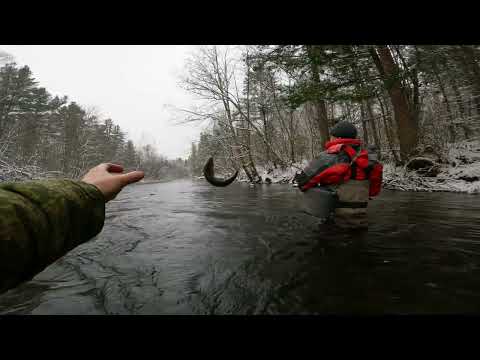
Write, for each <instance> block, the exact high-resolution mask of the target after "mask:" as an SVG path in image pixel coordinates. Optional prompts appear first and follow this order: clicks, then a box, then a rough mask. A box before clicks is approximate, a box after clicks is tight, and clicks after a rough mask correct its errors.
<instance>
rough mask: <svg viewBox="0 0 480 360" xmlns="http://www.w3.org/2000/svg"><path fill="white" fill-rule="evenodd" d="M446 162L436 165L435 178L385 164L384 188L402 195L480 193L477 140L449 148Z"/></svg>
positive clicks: (478, 141) (478, 142)
mask: <svg viewBox="0 0 480 360" xmlns="http://www.w3.org/2000/svg"><path fill="white" fill-rule="evenodd" d="M445 158H446V159H447V161H445V162H444V163H443V164H439V166H440V172H439V173H438V175H437V176H435V177H426V176H422V175H420V174H418V173H417V172H416V171H407V170H406V169H405V168H404V167H394V166H392V164H385V166H384V173H383V184H384V187H385V188H386V189H394V190H403V191H427V192H433V191H447V192H461V193H468V194H478V193H480V140H479V139H478V138H476V139H471V140H465V141H462V142H459V143H456V144H452V145H451V146H450V148H449V149H448V150H447V153H446V154H445Z"/></svg>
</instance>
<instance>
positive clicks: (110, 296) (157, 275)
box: [0, 180, 480, 314]
mask: <svg viewBox="0 0 480 360" xmlns="http://www.w3.org/2000/svg"><path fill="white" fill-rule="evenodd" d="M299 198H300V194H299V192H298V190H297V189H295V188H292V187H291V186H290V185H270V186H268V185H262V186H256V187H253V188H251V187H249V186H247V185H245V184H239V183H235V184H233V185H231V186H229V187H228V188H214V187H212V186H210V185H208V184H206V183H204V182H201V181H193V182H192V181H189V180H181V181H174V182H169V183H157V184H141V185H133V186H130V187H128V188H127V189H125V190H124V191H123V192H122V193H121V194H120V195H119V196H118V197H117V199H116V200H114V201H112V202H110V203H109V204H108V205H107V216H106V221H105V227H104V229H103V231H102V232H101V233H100V234H99V235H98V236H97V237H96V238H94V239H93V240H91V241H90V242H88V243H85V244H83V245H81V246H79V247H78V248H76V249H75V250H73V251H72V252H70V253H69V254H68V255H67V256H65V257H64V258H62V259H60V260H59V261H57V262H56V263H55V264H53V265H51V266H50V267H48V268H47V269H46V270H45V271H43V272H42V273H41V274H39V275H38V276H36V277H35V278H34V279H33V280H32V281H30V282H28V283H25V284H23V285H21V286H19V287H18V288H16V289H13V290H11V291H9V292H7V293H5V294H3V295H1V296H0V314H418V313H427V314H435V313H455V314H458V313H462V314H464V313H479V312H480V221H479V220H480V198H479V197H478V196H475V195H463V194H452V193H409V192H395V191H388V190H383V192H382V194H381V195H380V196H379V197H378V198H375V199H374V200H373V201H372V202H371V203H370V205H369V219H370V227H369V230H368V231H366V232H359V231H356V232H350V233H348V232H339V231H338V229H335V228H334V227H329V226H319V225H318V224H317V223H316V221H314V219H312V218H311V217H309V216H308V215H305V214H302V213H301V212H300V211H298V210H297V209H298V205H299Z"/></svg>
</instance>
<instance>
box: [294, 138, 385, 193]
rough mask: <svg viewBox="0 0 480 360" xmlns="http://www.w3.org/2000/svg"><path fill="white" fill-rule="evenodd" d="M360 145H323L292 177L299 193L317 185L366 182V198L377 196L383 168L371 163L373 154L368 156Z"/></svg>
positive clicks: (343, 142) (355, 141)
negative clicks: (313, 157) (316, 156)
mask: <svg viewBox="0 0 480 360" xmlns="http://www.w3.org/2000/svg"><path fill="white" fill-rule="evenodd" d="M361 145H362V142H361V140H358V139H336V140H334V141H329V142H327V143H326V144H325V151H324V152H322V154H320V156H319V157H318V158H316V159H315V160H313V161H311V162H310V163H309V164H308V165H307V167H306V168H305V169H304V170H303V172H302V173H300V174H298V175H297V176H296V177H295V180H296V181H297V183H298V185H299V188H300V190H301V191H307V190H308V189H310V188H312V187H315V186H318V185H320V186H321V185H336V184H340V183H342V182H346V181H348V180H350V179H355V180H369V181H370V196H377V195H378V194H379V193H380V190H381V187H382V177H383V166H382V164H381V163H379V162H378V161H376V160H374V156H373V155H374V154H373V153H370V154H369V152H368V151H367V150H365V149H363V148H362V146H361ZM369 155H370V156H369ZM352 161H353V162H352ZM350 163H352V165H350Z"/></svg>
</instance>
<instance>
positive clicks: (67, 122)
mask: <svg viewBox="0 0 480 360" xmlns="http://www.w3.org/2000/svg"><path fill="white" fill-rule="evenodd" d="M2 57H3V63H2V64H1V65H2V66H1V68H0V180H8V179H9V178H16V177H17V176H14V175H15V174H28V175H32V173H33V174H35V175H36V176H38V174H42V173H44V174H46V175H50V176H56V175H58V176H66V177H72V178H78V177H79V176H81V175H82V174H83V173H85V171H86V170H87V169H89V168H91V167H93V166H95V165H97V164H99V163H102V162H114V163H119V164H122V165H123V166H124V167H125V168H126V169H127V170H132V169H141V170H144V171H145V173H146V178H150V179H165V178H168V179H171V178H179V177H185V176H187V175H188V166H187V164H186V161H184V160H182V159H177V160H174V161H171V160H167V159H166V158H165V157H164V156H161V155H159V154H157V153H156V151H155V149H154V147H153V146H151V145H145V146H141V147H137V146H135V145H134V143H133V142H132V141H131V140H128V139H127V138H126V136H125V133H124V132H123V131H122V129H121V128H120V126H119V125H116V124H115V123H114V122H113V120H112V119H100V118H99V116H98V115H97V114H96V113H95V112H94V111H89V110H87V109H85V108H84V107H82V106H80V105H79V104H77V103H75V102H72V101H69V100H68V98H67V97H66V96H65V97H58V96H55V97H53V96H52V95H51V94H50V93H49V92H48V91H47V90H46V89H45V88H43V87H40V86H39V85H38V83H37V82H36V81H35V78H34V77H33V75H32V72H31V71H30V69H29V68H28V66H23V67H19V66H17V65H16V64H15V63H13V62H10V61H8V60H9V59H8V56H7V55H6V54H3V56H2V54H0V61H1V60H2ZM2 174H3V178H2ZM8 174H10V176H9V175H8Z"/></svg>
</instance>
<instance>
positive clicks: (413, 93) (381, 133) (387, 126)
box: [182, 45, 480, 181]
mask: <svg viewBox="0 0 480 360" xmlns="http://www.w3.org/2000/svg"><path fill="white" fill-rule="evenodd" d="M479 60H480V47H479V46H473V45H455V46H443V45H418V46H417V45H375V46H369V45H261V46H246V47H240V48H239V47H227V48H225V47H218V46H210V47H203V48H202V49H201V50H200V51H198V53H196V54H195V55H193V56H192V57H191V59H189V60H188V62H187V64H186V74H185V76H184V78H183V79H182V80H183V85H184V88H185V89H186V90H187V91H189V92H190V93H192V94H195V95H197V96H198V97H199V98H200V99H202V100H203V101H204V102H203V105H202V106H200V107H199V108H197V109H185V114H187V115H186V119H187V121H200V120H202V121H205V120H207V121H209V122H210V124H211V128H210V129H209V130H207V131H204V133H203V134H202V135H201V136H200V139H199V141H198V142H197V143H195V144H192V152H191V157H190V160H191V161H190V163H191V169H192V171H193V172H194V174H200V172H201V167H202V165H203V164H204V162H205V160H206V159H207V158H208V157H209V156H211V155H215V156H216V158H217V161H216V165H218V166H219V168H223V169H225V170H231V169H234V168H237V169H238V168H241V169H243V170H244V172H245V173H246V175H247V176H248V177H249V178H250V180H251V181H258V171H257V170H258V167H263V168H267V169H268V168H277V167H288V166H291V165H292V164H295V163H299V162H301V161H303V160H309V159H312V158H314V157H315V156H317V155H318V154H319V153H320V152H321V151H322V150H323V146H324V144H325V142H326V141H327V139H328V138H329V132H330V130H331V128H332V127H333V126H334V125H335V123H336V122H338V121H340V120H347V121H350V122H352V123H354V124H356V125H357V127H358V129H359V136H360V138H361V139H363V141H364V143H365V144H367V145H374V146H375V147H376V148H377V151H378V153H379V156H380V157H381V158H382V160H383V161H384V162H392V163H395V164H397V165H402V164H405V163H406V162H407V161H409V159H411V158H412V157H414V156H417V155H419V154H422V153H423V152H424V151H426V149H428V151H435V152H437V153H438V155H439V156H440V157H442V156H443V155H444V154H446V152H445V150H446V149H447V148H448V146H449V144H452V143H454V142H457V141H459V140H462V139H466V138H467V139H468V138H471V137H474V136H478V134H479V128H480V126H479V125H480V122H479V119H480V65H479Z"/></svg>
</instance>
